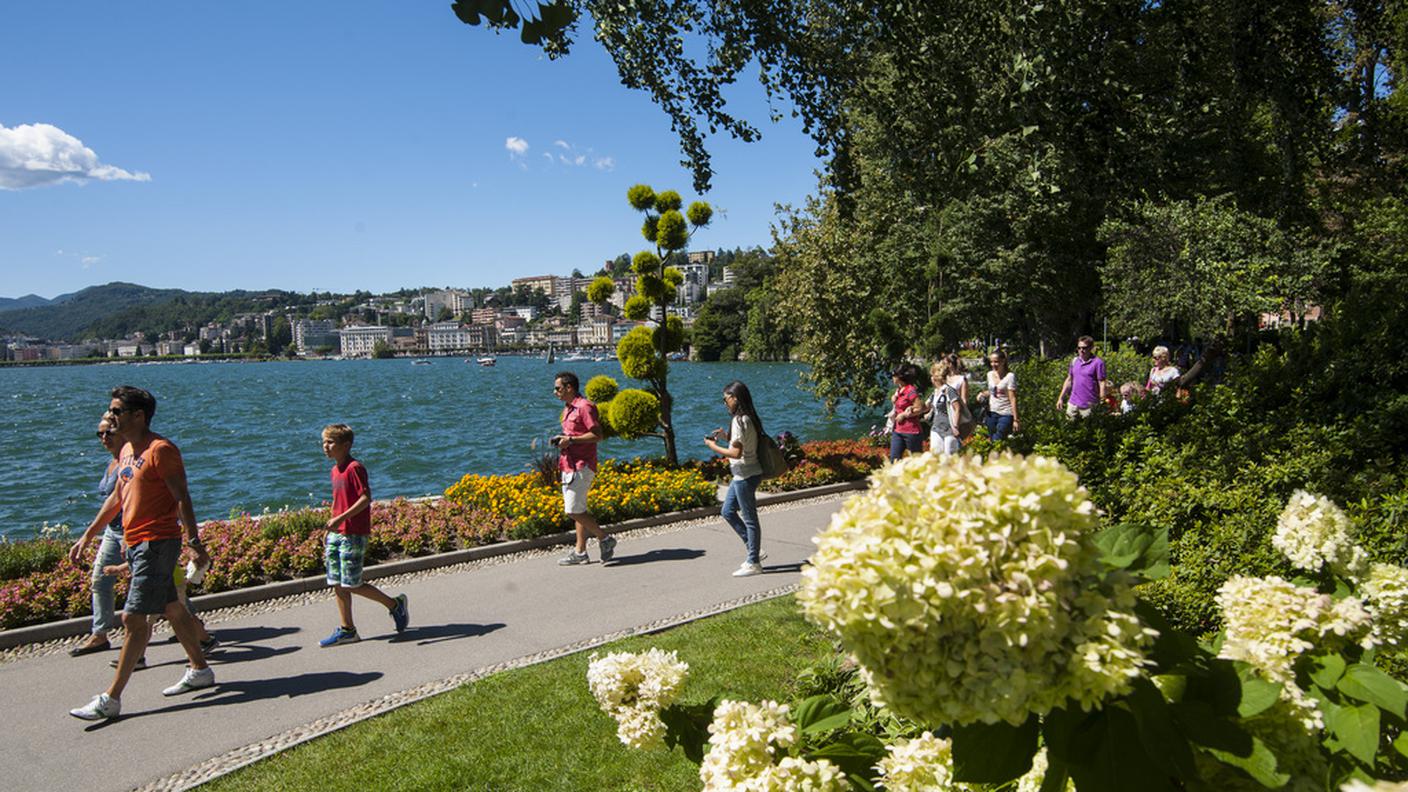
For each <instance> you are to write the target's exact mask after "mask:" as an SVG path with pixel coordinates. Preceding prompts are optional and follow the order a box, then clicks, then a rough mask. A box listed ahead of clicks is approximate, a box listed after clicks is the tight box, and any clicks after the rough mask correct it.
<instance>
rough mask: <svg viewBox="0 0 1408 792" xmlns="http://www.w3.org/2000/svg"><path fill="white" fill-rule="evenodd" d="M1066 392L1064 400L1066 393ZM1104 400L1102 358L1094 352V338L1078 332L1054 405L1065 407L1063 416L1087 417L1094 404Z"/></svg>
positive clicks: (1103, 364)
mask: <svg viewBox="0 0 1408 792" xmlns="http://www.w3.org/2000/svg"><path fill="white" fill-rule="evenodd" d="M1068 395H1069V396H1070V400H1069V401H1067V400H1066V397H1067V396H1068ZM1103 401H1105V361H1103V360H1101V359H1100V358H1098V357H1096V356H1095V339H1093V338H1091V337H1090V336H1081V337H1080V339H1079V340H1078V341H1076V356H1075V357H1074V358H1073V359H1072V360H1071V368H1070V370H1069V371H1067V372H1066V381H1065V382H1063V383H1061V395H1060V396H1057V397H1056V409H1058V410H1059V409H1061V408H1062V406H1064V407H1065V409H1066V417H1067V418H1072V419H1074V418H1075V417H1076V416H1077V415H1079V416H1080V417H1082V418H1088V417H1090V411H1091V410H1092V409H1094V408H1095V405H1097V404H1100V403H1101V402H1103Z"/></svg>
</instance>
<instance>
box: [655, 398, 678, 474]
mask: <svg viewBox="0 0 1408 792" xmlns="http://www.w3.org/2000/svg"><path fill="white" fill-rule="evenodd" d="M658 390H659V393H658V394H657V395H658V396H659V397H660V430H661V431H660V436H661V437H663V438H665V462H666V463H667V464H669V466H670V467H678V466H679V464H680V456H679V451H678V450H677V449H676V448H675V425H674V422H673V421H672V420H671V418H670V407H671V404H672V403H673V402H674V399H672V398H671V397H670V391H669V389H667V388H666V387H665V380H664V379H663V378H662V379H661V380H660V385H659V388H658Z"/></svg>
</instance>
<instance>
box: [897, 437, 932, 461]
mask: <svg viewBox="0 0 1408 792" xmlns="http://www.w3.org/2000/svg"><path fill="white" fill-rule="evenodd" d="M923 450H924V435H923V434H921V433H919V432H914V433H912V434H911V433H909V432H891V433H890V461H891V462H894V461H895V460H896V459H899V458H900V457H902V456H904V452H905V451H909V452H910V453H912V454H918V453H920V452H922V451H923Z"/></svg>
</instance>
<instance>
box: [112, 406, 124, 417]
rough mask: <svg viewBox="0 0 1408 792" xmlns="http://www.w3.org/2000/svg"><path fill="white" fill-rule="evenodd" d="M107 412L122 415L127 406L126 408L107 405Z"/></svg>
mask: <svg viewBox="0 0 1408 792" xmlns="http://www.w3.org/2000/svg"><path fill="white" fill-rule="evenodd" d="M108 412H110V413H112V414H113V415H122V414H123V413H125V412H127V408H126V407H109V408H108Z"/></svg>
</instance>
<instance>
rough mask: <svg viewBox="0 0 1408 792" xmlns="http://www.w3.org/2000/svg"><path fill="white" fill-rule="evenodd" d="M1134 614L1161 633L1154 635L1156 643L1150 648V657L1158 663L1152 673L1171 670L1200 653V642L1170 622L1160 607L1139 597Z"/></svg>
mask: <svg viewBox="0 0 1408 792" xmlns="http://www.w3.org/2000/svg"><path fill="white" fill-rule="evenodd" d="M1134 614H1135V615H1136V616H1138V617H1139V620H1140V621H1142V622H1144V624H1146V625H1147V626H1149V627H1150V628H1152V629H1154V630H1157V631H1158V633H1159V634H1158V635H1157V636H1155V637H1154V644H1153V646H1152V647H1150V649H1149V657H1150V658H1151V659H1152V660H1153V661H1154V663H1155V665H1156V668H1155V670H1153V671H1151V672H1150V673H1151V674H1157V673H1160V672H1169V671H1171V670H1173V668H1174V666H1177V665H1179V664H1180V663H1184V662H1187V661H1188V660H1191V659H1192V658H1194V657H1196V656H1197V655H1198V653H1199V651H1200V650H1199V648H1198V642H1197V641H1196V640H1195V639H1194V638H1193V637H1192V636H1190V635H1189V634H1188V633H1186V632H1184V631H1183V630H1179V629H1176V628H1174V626H1173V625H1171V624H1169V623H1168V620H1167V619H1165V618H1164V615H1163V614H1162V613H1160V612H1159V609H1158V608H1156V607H1154V606H1153V605H1150V604H1149V603H1148V602H1145V601H1144V600H1142V599H1139V600H1136V601H1135V603H1134Z"/></svg>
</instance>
